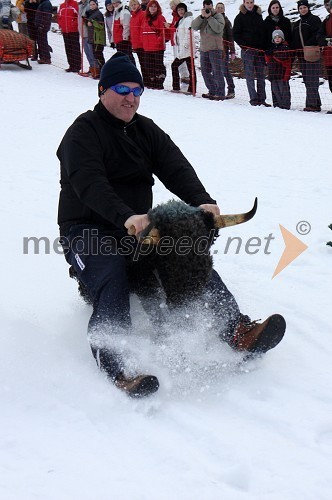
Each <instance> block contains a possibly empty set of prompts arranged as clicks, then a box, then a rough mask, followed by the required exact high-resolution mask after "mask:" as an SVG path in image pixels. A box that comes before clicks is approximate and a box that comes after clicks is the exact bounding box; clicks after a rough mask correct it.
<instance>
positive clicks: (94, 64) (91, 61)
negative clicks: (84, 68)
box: [83, 37, 99, 68]
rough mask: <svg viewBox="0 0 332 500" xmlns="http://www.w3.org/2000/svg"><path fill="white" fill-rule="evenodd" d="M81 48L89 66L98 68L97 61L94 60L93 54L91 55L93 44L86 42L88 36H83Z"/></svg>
mask: <svg viewBox="0 0 332 500" xmlns="http://www.w3.org/2000/svg"><path fill="white" fill-rule="evenodd" d="M83 49H84V53H85V55H86V58H87V60H88V62H89V66H90V68H98V67H99V65H98V61H96V60H95V56H94V55H93V46H92V45H91V43H88V37H84V38H83Z"/></svg>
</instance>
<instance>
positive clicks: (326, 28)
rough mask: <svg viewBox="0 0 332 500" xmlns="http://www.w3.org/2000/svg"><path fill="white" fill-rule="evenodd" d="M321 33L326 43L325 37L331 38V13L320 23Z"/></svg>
mask: <svg viewBox="0 0 332 500" xmlns="http://www.w3.org/2000/svg"><path fill="white" fill-rule="evenodd" d="M322 33H323V36H324V37H325V45H327V41H326V38H332V15H331V14H328V16H326V18H325V19H324V21H323V24H322Z"/></svg>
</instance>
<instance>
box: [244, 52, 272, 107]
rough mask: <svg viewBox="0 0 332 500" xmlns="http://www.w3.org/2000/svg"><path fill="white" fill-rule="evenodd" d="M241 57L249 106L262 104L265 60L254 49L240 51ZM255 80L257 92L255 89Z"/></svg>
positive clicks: (264, 94) (264, 95)
mask: <svg viewBox="0 0 332 500" xmlns="http://www.w3.org/2000/svg"><path fill="white" fill-rule="evenodd" d="M241 57H242V61H243V66H244V77H245V79H246V82H247V88H248V92H249V97H250V103H251V104H262V103H263V102H265V100H266V93H265V72H264V68H265V59H264V55H263V54H262V53H261V52H259V51H258V50H255V49H247V50H243V49H242V50H241ZM255 78H256V79H257V90H256V87H255Z"/></svg>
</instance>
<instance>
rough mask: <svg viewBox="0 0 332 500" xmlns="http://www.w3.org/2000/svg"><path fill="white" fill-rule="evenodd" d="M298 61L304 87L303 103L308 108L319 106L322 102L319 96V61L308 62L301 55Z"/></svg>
mask: <svg viewBox="0 0 332 500" xmlns="http://www.w3.org/2000/svg"><path fill="white" fill-rule="evenodd" d="M299 62H300V70H301V73H302V77H303V82H304V85H305V88H306V101H305V105H306V107H309V108H320V107H321V104H322V103H321V100H320V96H319V73H320V61H317V62H308V61H305V60H304V59H303V57H301V58H299Z"/></svg>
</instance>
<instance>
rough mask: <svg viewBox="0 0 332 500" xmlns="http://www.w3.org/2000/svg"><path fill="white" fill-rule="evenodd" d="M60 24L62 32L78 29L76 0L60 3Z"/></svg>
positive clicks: (72, 31) (71, 31) (73, 31)
mask: <svg viewBox="0 0 332 500" xmlns="http://www.w3.org/2000/svg"><path fill="white" fill-rule="evenodd" d="M58 24H59V27H60V29H61V31H62V33H75V32H77V31H78V3H77V2H76V1H75V0H66V1H65V2H63V3H62V4H61V5H60V7H59V12H58Z"/></svg>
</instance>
